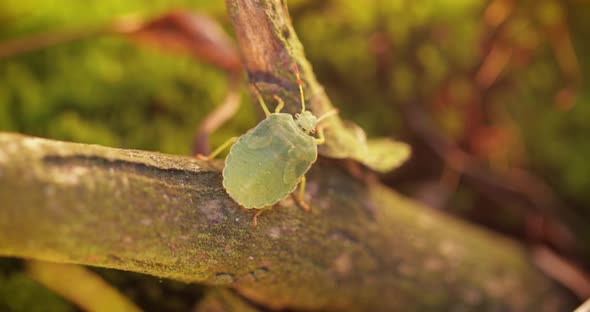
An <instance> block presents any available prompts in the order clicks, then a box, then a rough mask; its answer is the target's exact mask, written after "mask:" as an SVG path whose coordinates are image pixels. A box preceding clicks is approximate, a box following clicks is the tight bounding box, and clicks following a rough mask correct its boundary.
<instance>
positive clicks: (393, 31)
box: [291, 0, 590, 222]
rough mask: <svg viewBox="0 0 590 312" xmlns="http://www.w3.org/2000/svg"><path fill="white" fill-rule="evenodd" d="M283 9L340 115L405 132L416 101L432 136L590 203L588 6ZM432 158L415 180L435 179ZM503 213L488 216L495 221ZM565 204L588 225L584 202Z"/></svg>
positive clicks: (296, 5)
mask: <svg viewBox="0 0 590 312" xmlns="http://www.w3.org/2000/svg"><path fill="white" fill-rule="evenodd" d="M291 7H292V10H291V11H292V15H294V16H295V18H294V23H295V28H296V30H297V32H298V34H299V36H300V37H301V39H302V41H303V44H304V47H305V51H306V54H307V56H308V57H309V58H310V60H311V62H312V64H314V68H315V70H316V72H317V74H318V76H319V80H320V81H321V82H322V83H324V84H325V86H326V88H327V91H328V94H329V95H330V96H331V98H332V100H333V102H334V103H335V105H336V106H338V107H340V108H341V109H342V113H341V114H342V115H344V116H345V117H346V118H350V119H352V120H355V121H356V122H358V123H359V124H360V125H361V126H363V127H364V128H365V129H366V130H367V131H368V132H369V133H372V134H375V133H378V134H390V135H391V134H394V135H396V136H399V135H411V136H412V135H414V134H411V133H408V131H407V129H405V130H404V129H403V126H402V125H403V124H404V122H403V121H402V119H403V118H402V117H400V116H402V113H401V112H400V109H399V107H401V106H403V105H410V106H416V105H418V106H420V107H422V108H424V112H425V113H427V114H428V117H427V118H428V119H429V120H430V121H431V123H432V127H433V128H434V129H435V130H436V131H437V133H438V134H440V135H443V136H444V137H446V138H448V139H449V140H450V141H451V142H453V143H455V144H456V145H457V146H459V147H461V148H463V149H464V150H465V151H467V152H469V153H470V154H471V155H473V156H474V157H475V158H476V159H478V160H480V161H481V162H482V163H483V164H485V165H487V166H489V167H490V168H492V169H493V170H495V171H498V172H505V171H509V170H511V169H512V168H520V167H524V168H529V169H533V170H534V171H535V172H536V173H538V174H541V175H542V176H543V178H544V179H545V180H546V181H547V182H549V183H550V184H551V185H552V186H553V187H555V189H556V190H557V191H558V193H559V195H560V196H562V197H564V198H565V199H566V200H569V201H571V202H577V203H579V204H582V205H585V206H588V205H589V204H590V197H589V196H587V195H586V192H587V190H588V189H589V188H590V165H589V164H588V162H587V161H586V158H587V156H586V155H589V154H590V140H588V139H587V137H586V136H587V135H588V133H590V123H588V122H587V120H588V118H590V108H588V102H589V100H590V89H589V86H588V84H587V82H586V81H584V80H583V79H582V78H583V77H584V76H587V75H586V73H588V72H589V71H590V68H589V63H590V60H589V59H588V57H587V55H589V52H590V51H589V46H588V44H587V39H586V38H589V36H590V32H589V29H590V27H589V26H590V25H589V24H588V16H589V14H590V3H588V2H584V1H580V2H568V3H567V4H566V3H564V2H560V1H555V0H542V1H504V0H491V1H476V0H464V1H404V0H399V1H365V2H358V1H322V2H314V1H304V0H299V1H292V5H291ZM569 38H571V42H570V39H569ZM420 153H421V151H420V150H417V151H416V155H414V156H415V159H421V158H420V157H421V155H420ZM429 157H430V161H428V162H424V161H423V160H424V159H423V158H422V161H418V162H419V163H418V164H417V166H419V167H421V168H413V170H412V171H411V172H412V174H413V175H419V176H421V177H422V178H424V176H430V177H431V178H434V179H437V178H438V177H440V176H441V175H444V168H443V167H444V164H443V166H442V167H441V166H439V167H436V166H435V167H433V162H432V157H433V155H430V156H429ZM433 170H434V171H433ZM414 178H415V177H414ZM457 195H458V193H457ZM468 198H471V200H466V199H468ZM475 198H476V197H473V196H461V198H459V196H455V201H454V202H453V203H452V204H450V205H449V206H451V207H455V208H458V209H459V210H458V211H460V210H461V209H467V210H470V209H474V208H475V207H477V206H478V205H476V202H475V201H474V200H475ZM510 209H512V208H508V209H506V211H505V212H502V213H498V211H496V212H494V213H493V214H492V215H495V216H498V220H499V221H500V220H503V219H506V218H504V217H502V216H503V215H504V216H507V215H512V212H510V211H508V210H510ZM571 209H575V210H577V211H578V212H580V211H582V210H584V211H583V212H582V214H585V216H586V218H587V220H590V210H589V209H587V208H583V207H574V208H571ZM460 213H461V214H462V213H463V212H460ZM512 217H513V215H512ZM521 218H522V217H521ZM500 222H503V221H500ZM521 222H522V221H521Z"/></svg>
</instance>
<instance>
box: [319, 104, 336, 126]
mask: <svg viewBox="0 0 590 312" xmlns="http://www.w3.org/2000/svg"><path fill="white" fill-rule="evenodd" d="M336 114H338V109H336V108H335V109H333V110H331V111H329V112H327V113H325V114H323V115H322V116H320V118H318V120H317V121H316V122H317V123H319V122H320V121H322V120H323V119H326V118H328V117H330V116H334V115H336Z"/></svg>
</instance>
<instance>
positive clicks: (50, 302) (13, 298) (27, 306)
mask: <svg viewBox="0 0 590 312" xmlns="http://www.w3.org/2000/svg"><path fill="white" fill-rule="evenodd" d="M20 266H21V265H20V261H18V260H16V259H0V311H30V312H37V311H39V312H45V311H47V312H62V311H63V312H66V311H76V309H75V308H74V307H73V305H71V304H69V303H67V302H66V301H65V300H63V299H62V298H60V297H59V296H58V295H57V294H55V293H53V292H51V291H50V290H49V289H47V288H45V287H44V286H42V285H40V284H38V283H37V282H36V281H34V280H33V279H32V278H31V277H30V276H28V275H27V274H26V273H25V272H23V271H21V270H20Z"/></svg>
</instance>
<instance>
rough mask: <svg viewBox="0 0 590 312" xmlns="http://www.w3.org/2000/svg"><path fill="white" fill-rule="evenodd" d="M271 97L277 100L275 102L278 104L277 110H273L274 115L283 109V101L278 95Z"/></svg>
mask: <svg viewBox="0 0 590 312" xmlns="http://www.w3.org/2000/svg"><path fill="white" fill-rule="evenodd" d="M272 97H274V98H275V100H277V102H278V103H279V104H278V105H277V108H275V113H280V112H281V109H283V107H285V102H284V101H283V99H281V98H280V97H279V96H278V95H276V94H275V95H273V96H272Z"/></svg>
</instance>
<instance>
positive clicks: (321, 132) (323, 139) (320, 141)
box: [315, 126, 326, 145]
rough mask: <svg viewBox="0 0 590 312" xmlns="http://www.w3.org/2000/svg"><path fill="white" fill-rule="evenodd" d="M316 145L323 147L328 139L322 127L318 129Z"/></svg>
mask: <svg viewBox="0 0 590 312" xmlns="http://www.w3.org/2000/svg"><path fill="white" fill-rule="evenodd" d="M315 143H316V144H317V145H322V144H324V143H326V137H325V136H324V127H322V126H319V127H318V138H317V139H315Z"/></svg>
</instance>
